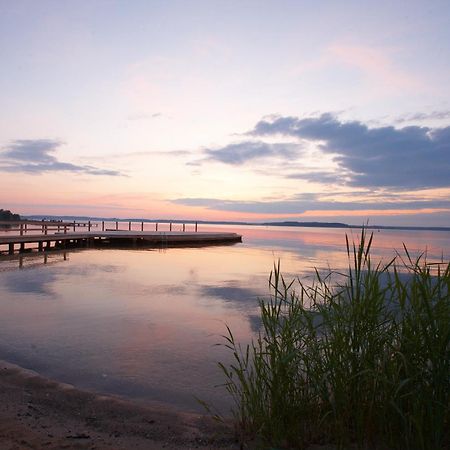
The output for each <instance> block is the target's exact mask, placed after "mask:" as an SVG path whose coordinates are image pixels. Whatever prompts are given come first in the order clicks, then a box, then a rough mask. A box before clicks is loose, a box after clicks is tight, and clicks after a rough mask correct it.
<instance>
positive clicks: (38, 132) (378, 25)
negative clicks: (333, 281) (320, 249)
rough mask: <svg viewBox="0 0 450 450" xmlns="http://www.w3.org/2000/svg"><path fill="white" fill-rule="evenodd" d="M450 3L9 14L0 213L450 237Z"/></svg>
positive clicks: (154, 4)
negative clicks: (413, 229)
mask: <svg viewBox="0 0 450 450" xmlns="http://www.w3.org/2000/svg"><path fill="white" fill-rule="evenodd" d="M449 23H450V2H448V0H444V1H434V0H428V1H414V0H409V1H401V0H398V1H395V2H393V1H382V0H378V1H361V0H358V1H345V0H341V1H326V0H324V1H320V2H317V1H306V0H276V1H271V0H259V1H253V0H239V1H235V0H207V1H206V0H205V1H200V0H191V1H185V0H180V1H176V0H173V1H171V0H161V1H159V0H122V1H113V0H110V1H103V0H92V1H78V0H54V1H47V0H40V1H39V2H37V1H34V0H29V1H22V0H0V64H1V65H0V67H1V70H0V114H1V116H0V117H1V120H0V207H1V208H3V209H10V210H12V211H13V212H17V213H19V214H22V215H30V214H42V215H83V216H91V217H117V218H148V219H153V218H161V219H191V220H220V221H221V220H232V221H235V220H242V221H252V222H261V221H264V222H267V221H280V220H299V221H328V222H331V221H333V222H336V221H339V222H346V223H351V224H356V225H360V224H363V223H366V222H369V224H383V225H418V226H450V83H449V81H450V27H449V26H448V24H449Z"/></svg>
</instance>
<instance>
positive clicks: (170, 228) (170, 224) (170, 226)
mask: <svg viewBox="0 0 450 450" xmlns="http://www.w3.org/2000/svg"><path fill="white" fill-rule="evenodd" d="M169 231H172V222H170V223H169Z"/></svg>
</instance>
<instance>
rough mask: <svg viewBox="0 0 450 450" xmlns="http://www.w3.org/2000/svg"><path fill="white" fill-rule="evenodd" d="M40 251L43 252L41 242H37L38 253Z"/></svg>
mask: <svg viewBox="0 0 450 450" xmlns="http://www.w3.org/2000/svg"><path fill="white" fill-rule="evenodd" d="M42 250H43V243H42V241H39V242H38V252H42Z"/></svg>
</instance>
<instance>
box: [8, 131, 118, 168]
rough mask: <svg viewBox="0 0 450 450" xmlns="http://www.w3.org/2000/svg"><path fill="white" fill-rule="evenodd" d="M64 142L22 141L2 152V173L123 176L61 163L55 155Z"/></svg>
mask: <svg viewBox="0 0 450 450" xmlns="http://www.w3.org/2000/svg"><path fill="white" fill-rule="evenodd" d="M62 144H63V142H61V141H58V140H51V139H29V140H28V139H20V140H16V141H13V142H12V143H11V144H10V145H8V146H7V147H5V148H4V149H3V150H2V151H0V171H2V172H25V173H30V174H40V173H45V172H73V173H83V174H87V175H107V176H120V175H122V174H121V173H120V172H119V171H117V170H110V169H99V168H98V167H94V166H90V165H76V164H72V163H68V162H63V161H59V160H58V159H57V158H56V157H55V156H54V155H53V153H55V152H56V151H57V149H58V147H60V146H61V145H62Z"/></svg>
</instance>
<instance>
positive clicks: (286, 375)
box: [219, 230, 450, 450]
mask: <svg viewBox="0 0 450 450" xmlns="http://www.w3.org/2000/svg"><path fill="white" fill-rule="evenodd" d="M372 237H373V235H370V236H368V235H367V234H366V232H365V230H363V231H362V234H361V238H360V241H359V243H357V244H353V245H351V244H350V243H349V242H348V240H347V253H348V258H349V266H348V269H347V271H346V273H345V274H340V279H341V280H343V281H341V282H340V283H337V284H336V283H333V279H332V277H331V276H330V275H329V276H327V277H322V276H321V275H320V274H319V273H318V272H317V271H316V274H315V278H314V280H313V282H312V283H311V284H309V285H305V284H303V283H302V282H301V281H300V280H297V281H296V282H295V283H294V282H290V283H287V282H286V281H285V280H284V278H283V276H282V274H281V272H280V266H279V264H278V266H276V267H275V268H274V271H273V272H272V274H271V277H270V281H269V284H270V288H271V295H270V298H268V299H267V300H265V301H263V300H261V301H260V312H261V319H262V328H261V331H260V333H259V336H258V337H257V338H256V339H254V340H253V342H252V343H251V345H248V346H245V347H241V346H240V344H239V343H237V342H236V341H235V339H234V337H233V333H232V330H230V329H228V334H227V335H226V336H224V338H225V340H226V341H225V345H226V346H227V347H228V348H229V349H230V351H231V352H232V353H233V362H232V363H231V364H230V365H225V364H222V363H219V366H220V367H221V369H222V371H223V372H224V374H225V377H226V384H225V386H226V389H227V390H228V392H229V393H230V394H231V395H232V396H233V398H234V400H235V408H234V415H235V421H236V425H237V430H238V432H239V436H240V439H241V442H242V443H243V444H244V445H246V444H248V443H250V442H251V443H252V445H253V446H256V447H261V448H265V447H267V448H298V449H304V448H308V447H309V446H310V445H312V444H332V445H334V446H336V447H337V448H344V449H347V448H377V449H378V448H379V449H402V450H403V449H405V450H409V449H411V450H412V449H414V450H416V449H424V450H425V449H427V450H428V449H429V450H431V449H433V450H436V449H443V448H447V447H446V446H448V445H449V431H448V428H449V426H450V420H449V387H450V265H449V264H447V265H444V264H437V265H430V264H427V261H426V258H425V257H424V255H422V256H421V257H419V258H417V259H413V258H412V257H411V256H410V254H409V253H408V251H407V249H406V248H405V249H404V250H405V255H404V257H400V256H398V257H397V258H396V259H394V260H392V261H389V262H388V263H384V264H382V263H378V264H376V265H373V264H372V262H371V258H370V249H371V245H372Z"/></svg>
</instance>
